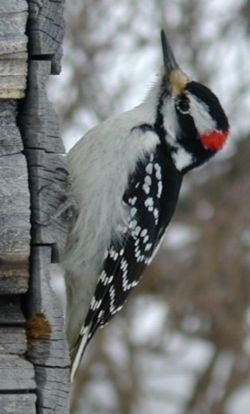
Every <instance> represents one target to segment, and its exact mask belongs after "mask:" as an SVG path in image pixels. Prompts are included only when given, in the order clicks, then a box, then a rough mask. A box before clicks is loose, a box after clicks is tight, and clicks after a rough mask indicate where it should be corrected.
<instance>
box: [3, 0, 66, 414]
mask: <svg viewBox="0 0 250 414" xmlns="http://www.w3.org/2000/svg"><path fill="white" fill-rule="evenodd" d="M63 29H64V22H63V1H60V0H55V1H53V0H29V1H25V0H1V1H0V413H1V414H14V413H15V414H53V413H55V414H68V412H69V408H68V406H69V372H68V366H69V357H68V349H67V344H66V342H65V338H64V325H63V316H62V310H61V308H60V306H59V303H58V300H57V298H56V296H55V294H54V293H53V291H52V290H51V287H50V264H51V261H52V260H54V261H55V260H58V258H59V256H60V254H62V251H63V248H64V243H65V237H66V231H67V221H66V220H65V219H64V218H62V217H59V218H57V220H54V221H52V223H51V224H50V225H46V226H45V225H41V223H44V224H45V222H46V221H48V220H49V219H50V217H51V216H52V215H53V214H54V213H55V212H56V211H57V208H58V206H59V205H60V204H61V203H62V202H63V201H64V199H65V196H64V194H63V189H64V188H65V187H66V186H67V181H68V173H67V165H66V158H65V154H64V147H63V144H62V141H61V138H60V133H59V126H58V121H57V117H56V114H55V112H54V110H53V108H52V106H51V104H50V103H49V102H48V99H47V93H46V83H47V81H48V78H49V76H50V75H51V73H54V74H57V73H59V72H60V65H61V64H60V60H61V55H62V37H63ZM27 40H28V49H29V50H27ZM27 52H28V53H27ZM27 56H28V59H27ZM27 74H28V76H27ZM26 87H27V88H26ZM23 97H24V99H23V100H21V101H20V102H19V101H18V99H20V98H23ZM39 223H40V224H39ZM28 289H29V291H28ZM27 291H28V293H27Z"/></svg>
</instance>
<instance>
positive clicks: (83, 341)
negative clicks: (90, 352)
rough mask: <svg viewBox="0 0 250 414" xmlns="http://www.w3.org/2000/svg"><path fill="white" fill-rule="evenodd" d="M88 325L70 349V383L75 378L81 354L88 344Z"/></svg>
mask: <svg viewBox="0 0 250 414" xmlns="http://www.w3.org/2000/svg"><path fill="white" fill-rule="evenodd" d="M89 330H90V327H89V326H86V327H85V328H84V331H83V333H82V334H81V335H80V336H79V339H78V341H77V343H76V345H75V346H74V348H73V349H72V351H71V370H70V382H71V383H72V382H73V381H74V378H75V374H76V372H77V370H78V368H79V365H80V362H81V359H82V356H83V354H84V351H85V349H86V347H87V345H88V339H89Z"/></svg>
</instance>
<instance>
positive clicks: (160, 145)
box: [63, 31, 229, 380]
mask: <svg viewBox="0 0 250 414" xmlns="http://www.w3.org/2000/svg"><path fill="white" fill-rule="evenodd" d="M161 42H162V50H163V60H164V71H163V74H162V75H161V77H160V78H159V80H158V82H157V83H156V84H155V85H154V86H153V87H152V89H151V90H150V92H149V94H148V95H147V97H146V99H145V101H144V102H143V103H142V104H141V105H139V106H137V107H136V108H134V109H132V110H130V111H128V112H125V113H122V114H121V115H118V116H113V117H111V118H109V119H107V120H106V121H105V122H103V123H101V124H100V125H98V126H96V127H94V128H93V129H91V130H90V131H89V132H88V133H87V134H86V135H85V136H84V137H83V138H82V139H80V140H79V141H78V142H77V144H76V145H75V146H74V147H73V149H72V150H71V151H70V152H69V154H68V160H69V169H70V174H71V179H72V188H71V191H72V197H73V198H74V199H75V200H76V202H77V204H78V213H77V216H76V217H75V219H74V220H72V223H71V228H70V231H69V237H68V243H67V248H66V252H65V258H64V261H63V265H64V268H65V280H66V291H67V314H66V333H67V339H68V342H69V347H70V352H71V358H72V369H71V380H73V378H74V375H75V372H76V370H77V368H78V366H79V363H80V361H81V358H82V355H83V353H84V350H85V348H86V346H87V344H88V343H89V341H90V339H91V338H92V336H93V335H94V333H95V331H96V330H97V329H98V328H99V327H102V326H104V325H105V324H106V323H107V322H108V321H109V320H110V319H111V318H112V317H113V316H114V315H115V314H116V313H117V312H118V311H119V310H120V309H121V308H122V306H123V304H124V302H125V300H126V299H127V296H128V294H129V293H130V291H131V290H132V289H133V288H134V287H135V286H136V285H137V284H138V282H139V280H140V277H141V274H142V272H143V271H144V269H145V268H146V267H147V266H148V265H149V263H150V262H151V260H152V258H153V257H154V255H155V253H156V251H157V249H158V248H159V246H160V243H161V240H162V238H163V236H164V234H165V230H166V227H167V225H168V223H169V221H170V219H171V217H172V215H173V213H174V210H175V207H176V204H177V200H178V195H179V191H180V187H181V183H182V179H183V176H184V174H185V173H186V172H187V171H189V170H191V169H193V168H195V167H198V166H199V165H201V164H203V163H205V162H206V161H208V160H209V159H210V158H211V157H212V156H213V155H215V154H216V153H217V151H218V150H220V149H221V148H222V146H223V144H224V143H225V141H226V139H227V136H228V133H229V124H228V120H227V117H226V115H225V113H224V111H223V109H222V107H221V105H220V102H219V100H218V98H217V97H216V96H215V95H214V94H213V93H212V92H211V90H210V89H208V88H207V87H206V86H204V85H202V84H200V83H198V82H195V81H192V80H190V79H189V78H188V76H187V75H186V74H185V73H184V72H183V71H182V70H181V69H180V67H179V65H178V64H177V62H176V60H175V57H174V54H173V52H172V49H171V47H170V45H169V43H168V40H167V38H166V36H165V33H164V32H163V31H162V32H161Z"/></svg>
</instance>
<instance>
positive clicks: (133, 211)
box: [76, 145, 182, 353]
mask: <svg viewBox="0 0 250 414" xmlns="http://www.w3.org/2000/svg"><path fill="white" fill-rule="evenodd" d="M181 182H182V174H181V173H180V172H179V171H178V170H176V168H175V166H174V165H173V163H172V161H171V159H170V157H168V156H167V155H166V153H165V152H164V151H163V150H162V147H161V145H158V146H157V147H156V149H155V152H154V153H153V154H150V155H148V156H147V157H146V159H144V160H143V162H139V163H138V165H137V167H136V170H135V171H134V173H133V174H132V176H131V177H130V180H129V187H128V189H127V190H126V192H125V194H124V197H123V202H124V203H126V205H127V206H128V207H129V211H130V217H129V221H128V225H127V226H126V227H124V228H123V229H121V231H122V233H123V237H122V238H121V240H120V241H115V240H114V241H112V242H111V244H110V247H109V249H108V251H107V253H106V255H105V259H104V263H103V270H102V272H101V274H100V277H99V279H98V282H97V286H96V291H95V294H94V296H93V298H92V300H91V303H90V309H89V311H88V314H87V317H86V320H85V324H84V326H83V328H82V330H81V334H80V338H79V341H78V342H77V345H76V348H78V346H79V343H81V341H82V340H83V337H84V336H85V339H84V348H83V346H81V348H82V349H81V351H82V353H83V350H84V349H85V347H86V345H87V343H88V342H89V340H90V339H91V337H92V336H93V334H94V333H95V331H96V329H97V328H98V327H100V326H103V325H105V324H106V323H107V322H108V321H109V320H110V319H111V318H112V317H113V315H114V314H115V313H116V312H118V311H119V310H120V309H121V308H122V306H123V304H124V302H125V301H126V299H127V296H128V294H129V293H130V291H131V290H132V289H133V288H134V287H135V286H136V285H137V284H138V282H139V279H140V277H141V274H142V272H143V270H144V269H145V267H147V265H148V264H149V263H150V261H151V259H152V256H153V254H154V252H155V250H156V248H157V246H158V245H159V242H160V240H161V238H162V236H163V234H164V232H165V229H166V227H167V225H168V223H169V221H170V219H171V217H172V215H173V213H174V210H175V207H176V204H177V199H178V195H179V190H180V186H181Z"/></svg>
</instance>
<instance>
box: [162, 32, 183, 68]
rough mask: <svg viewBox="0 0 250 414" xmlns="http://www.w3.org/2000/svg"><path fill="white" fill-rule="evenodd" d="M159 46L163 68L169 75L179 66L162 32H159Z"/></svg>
mask: <svg viewBox="0 0 250 414" xmlns="http://www.w3.org/2000/svg"><path fill="white" fill-rule="evenodd" d="M161 46H162V54H163V62H164V67H165V69H166V73H167V74H168V75H169V74H170V72H171V71H172V70H176V69H179V65H178V64H177V62H176V60H175V57H174V54H173V51H172V49H171V46H170V44H169V42H168V39H167V37H166V34H165V32H164V30H161Z"/></svg>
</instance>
